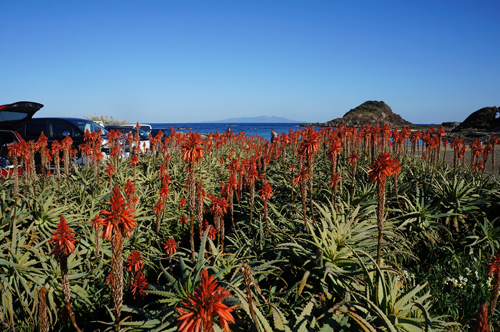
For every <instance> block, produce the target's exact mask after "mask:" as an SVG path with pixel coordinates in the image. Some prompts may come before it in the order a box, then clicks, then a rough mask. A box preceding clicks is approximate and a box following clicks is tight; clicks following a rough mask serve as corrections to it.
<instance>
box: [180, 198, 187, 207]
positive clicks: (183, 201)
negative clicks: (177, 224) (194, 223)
mask: <svg viewBox="0 0 500 332" xmlns="http://www.w3.org/2000/svg"><path fill="white" fill-rule="evenodd" d="M186 204H187V203H186V200H185V199H184V197H182V198H181V201H180V202H179V206H180V207H181V209H182V208H184V207H185V206H186Z"/></svg>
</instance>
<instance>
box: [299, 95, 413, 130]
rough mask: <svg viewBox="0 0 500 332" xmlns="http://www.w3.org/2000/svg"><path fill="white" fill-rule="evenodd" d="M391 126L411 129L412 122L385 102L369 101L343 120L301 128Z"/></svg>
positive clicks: (345, 115)
mask: <svg viewBox="0 0 500 332" xmlns="http://www.w3.org/2000/svg"><path fill="white" fill-rule="evenodd" d="M385 124H387V125H389V127H391V128H399V127H409V126H412V123H411V122H408V121H406V120H405V119H403V118H402V117H401V116H400V115H399V114H396V113H394V112H393V111H392V109H391V108H390V107H389V105H387V104H386V103H384V102H383V101H376V100H369V101H365V102H364V103H363V104H361V105H359V106H358V107H356V108H354V109H351V110H350V111H349V112H347V113H346V114H344V116H343V117H342V118H337V119H333V120H330V121H327V122H325V123H309V124H302V125H301V126H316V127H339V126H341V125H343V126H346V127H361V126H364V125H370V126H377V125H378V126H383V125H385Z"/></svg>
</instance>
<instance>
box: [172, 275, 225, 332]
mask: <svg viewBox="0 0 500 332" xmlns="http://www.w3.org/2000/svg"><path fill="white" fill-rule="evenodd" d="M229 296H231V294H230V293H229V291H227V290H226V289H224V287H221V286H218V285H217V282H215V281H214V280H213V276H210V277H209V276H208V272H207V270H203V271H201V282H200V284H199V286H198V288H197V289H196V290H195V292H194V294H193V295H191V296H189V297H188V302H182V303H181V305H180V306H179V308H176V310H177V311H178V312H179V314H180V315H181V316H180V317H179V318H178V319H177V320H178V321H179V322H178V325H179V331H181V332H192V331H203V332H205V331H206V332H208V331H212V330H213V325H214V324H215V318H216V315H219V318H220V326H221V327H222V328H224V330H225V331H230V329H229V324H228V322H231V323H233V324H234V323H235V321H234V317H233V315H232V314H231V312H232V311H233V308H234V307H228V306H226V305H225V304H223V303H222V301H223V300H224V299H225V298H227V297H229Z"/></svg>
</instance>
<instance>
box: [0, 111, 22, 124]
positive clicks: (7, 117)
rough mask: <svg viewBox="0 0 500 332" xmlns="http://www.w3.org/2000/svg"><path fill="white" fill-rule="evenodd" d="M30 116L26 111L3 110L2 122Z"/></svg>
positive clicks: (0, 119)
mask: <svg viewBox="0 0 500 332" xmlns="http://www.w3.org/2000/svg"><path fill="white" fill-rule="evenodd" d="M27 117H28V114H26V113H20V112H9V111H1V112H0V122H6V121H18V120H22V119H25V118H27Z"/></svg>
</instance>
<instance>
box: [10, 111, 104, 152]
mask: <svg viewBox="0 0 500 332" xmlns="http://www.w3.org/2000/svg"><path fill="white" fill-rule="evenodd" d="M15 129H16V130H17V132H19V134H20V135H21V136H22V137H23V138H24V140H26V141H31V140H37V139H38V138H39V137H40V134H41V133H42V132H43V133H44V135H45V136H47V139H48V140H47V141H48V142H49V144H50V143H52V142H53V141H55V140H57V141H62V140H63V139H64V138H65V137H66V136H69V137H71V139H72V140H73V148H77V147H78V146H80V145H82V144H84V143H85V141H84V140H83V136H84V134H85V131H86V130H89V131H90V132H97V131H99V130H101V135H102V136H106V134H107V133H108V131H107V130H106V129H104V128H103V127H101V126H99V125H98V124H97V123H95V122H94V121H91V120H87V119H78V118H34V119H31V120H29V121H27V122H26V123H23V124H22V125H19V126H16V127H15ZM103 138H105V137H103ZM103 145H104V144H103Z"/></svg>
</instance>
